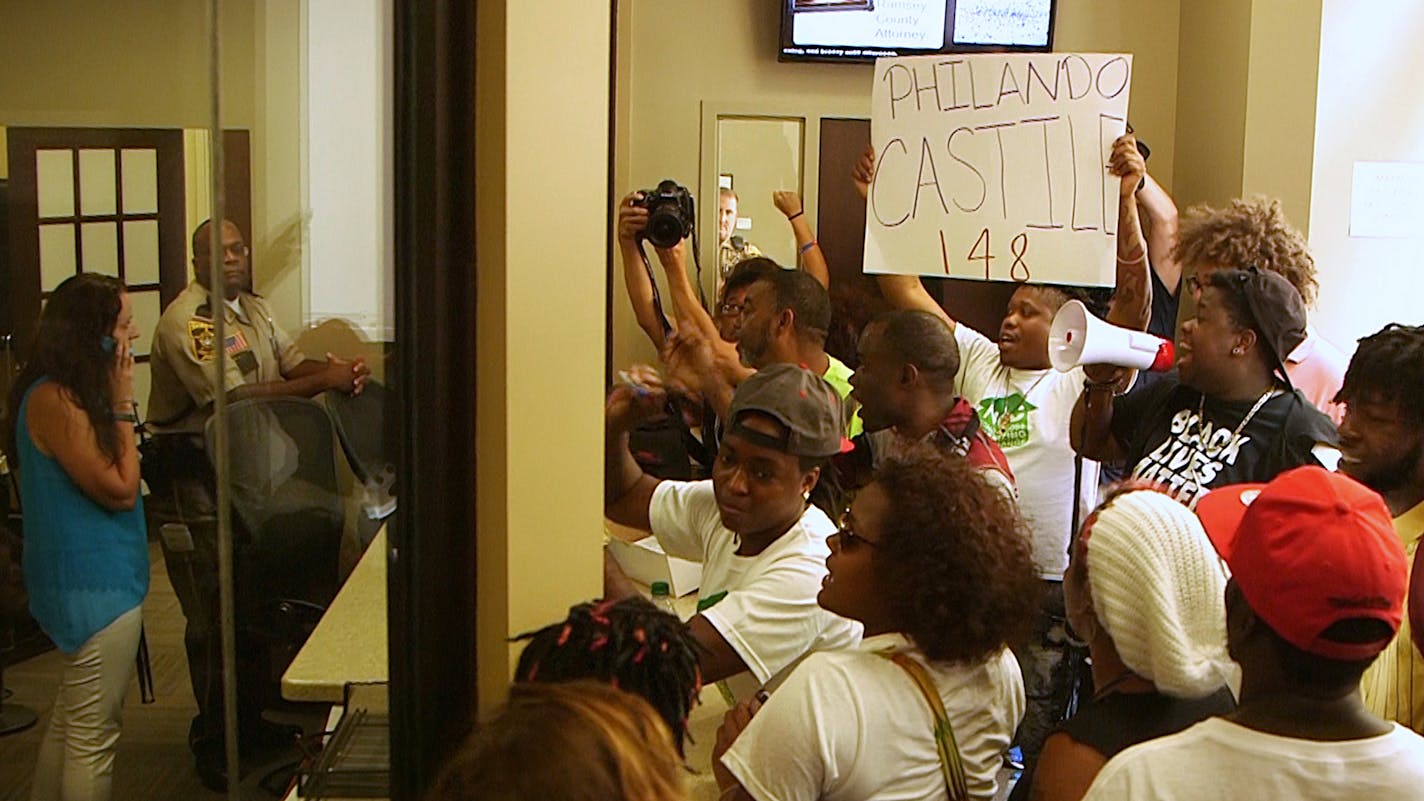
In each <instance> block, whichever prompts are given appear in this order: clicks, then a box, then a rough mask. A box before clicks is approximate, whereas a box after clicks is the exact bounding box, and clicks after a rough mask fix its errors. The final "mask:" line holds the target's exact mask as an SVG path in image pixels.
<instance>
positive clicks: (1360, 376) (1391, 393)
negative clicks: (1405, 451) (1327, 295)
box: [1335, 323, 1424, 424]
mask: <svg viewBox="0 0 1424 801" xmlns="http://www.w3.org/2000/svg"><path fill="white" fill-rule="evenodd" d="M1352 400H1353V401H1356V402H1361V401H1374V402H1382V403H1385V404H1387V405H1390V406H1393V407H1394V408H1395V410H1396V411H1397V412H1398V413H1399V415H1400V417H1402V418H1404V419H1406V420H1409V421H1411V422H1413V423H1416V424H1424V326H1418V325H1400V324H1399V323H1390V324H1389V325H1387V326H1385V327H1384V328H1381V329H1380V330H1379V331H1376V332H1375V333H1373V334H1370V335H1369V336H1367V337H1365V338H1364V339H1361V340H1360V341H1359V345H1358V346H1357V347H1356V348H1355V355H1354V356H1352V357H1351V358H1350V366H1349V367H1348V368H1346V370H1345V381H1344V383H1343V384H1342V385H1341V386H1340V392H1339V393H1338V394H1336V396H1335V402H1336V403H1349V402H1350V401H1352Z"/></svg>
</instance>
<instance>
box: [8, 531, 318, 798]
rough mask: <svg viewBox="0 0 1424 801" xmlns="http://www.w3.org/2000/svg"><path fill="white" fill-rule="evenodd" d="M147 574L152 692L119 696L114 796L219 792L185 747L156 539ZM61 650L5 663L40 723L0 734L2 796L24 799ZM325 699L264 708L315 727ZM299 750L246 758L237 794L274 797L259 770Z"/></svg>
mask: <svg viewBox="0 0 1424 801" xmlns="http://www.w3.org/2000/svg"><path fill="white" fill-rule="evenodd" d="M149 556H150V558H151V560H152V565H153V569H152V582H151V585H150V588H149V592H148V598H147V599H145V600H144V604H143V618H144V630H145V632H146V635H147V639H148V648H149V655H150V657H151V658H152V661H153V683H154V694H155V695H156V700H155V702H154V703H152V704H144V703H141V702H140V699H139V692H138V682H137V681H134V682H133V684H132V685H131V686H130V687H129V695H128V698H127V700H126V701H125V703H124V725H123V735H122V736H121V737H120V739H119V747H118V755H117V757H116V760H115V767H114V794H113V798H114V801H130V799H132V801H150V800H151V799H199V801H203V800H204V799H213V800H214V801H216V799H221V798H224V797H225V796H224V795H222V794H218V793H213V792H210V791H209V790H207V789H206V788H204V787H203V785H202V784H200V783H199V781H198V774H197V773H196V772H195V771H194V770H193V757H192V755H191V753H190V752H189V751H188V740H187V738H188V724H189V721H191V720H192V718H193V715H194V714H195V713H196V711H197V710H196V707H195V706H194V702H193V694H192V690H191V689H190V688H189V686H188V666H187V657H186V656H185V655H184V652H183V612H182V609H181V608H180V607H179V606H178V598H177V596H176V595H174V594H173V588H172V586H171V585H170V584H169V583H168V573H167V571H166V570H165V569H164V567H163V553H162V551H161V549H159V547H158V545H157V544H156V543H151V544H150V546H149ZM59 666H60V654H59V652H58V651H49V652H47V653H44V654H41V655H39V656H35V657H32V658H30V659H27V660H25V661H23V662H20V663H18V664H15V665H9V666H7V667H6V668H5V686H6V688H7V689H8V690H10V691H11V695H10V697H9V699H8V702H9V703H12V704H22V705H24V706H27V707H29V708H30V709H33V710H35V711H36V712H38V713H39V715H40V722H39V724H38V725H36V726H34V727H32V728H30V729H28V730H26V731H23V732H20V733H17V734H11V735H8V736H5V737H0V801H26V799H28V798H29V792H30V779H31V776H32V775H33V772H34V764H35V756H36V754H37V753H38V751H39V742H40V738H41V736H42V734H43V732H44V726H45V722H46V720H47V719H48V716H49V708H50V705H51V704H52V703H53V701H54V694H55V689H56V687H57V686H58V683H59ZM326 711H327V707H326V706H325V705H304V706H301V707H292V708H290V709H285V710H282V711H280V712H277V713H269V716H270V717H272V718H273V719H276V720H281V721H283V722H288V723H297V724H298V725H301V726H302V727H303V729H304V730H306V731H308V732H312V731H316V730H317V728H318V727H319V726H321V725H322V723H323V722H324V720H325V718H326ZM298 756H299V754H298V752H296V751H295V749H294V750H293V751H292V752H291V753H290V754H286V755H275V756H273V757H272V758H269V759H266V760H264V761H263V763H262V764H257V765H253V766H250V767H249V766H246V765H244V766H243V774H244V775H243V781H242V797H243V798H244V799H254V801H255V800H258V799H271V798H273V796H272V795H271V794H270V793H268V792H267V791H265V790H263V789H262V787H261V786H260V785H259V783H260V782H261V779H262V778H263V776H265V775H266V774H267V773H269V772H270V771H271V769H272V768H274V767H278V766H280V765H281V764H283V763H287V762H291V761H293V760H295V759H296V758H297V757H298Z"/></svg>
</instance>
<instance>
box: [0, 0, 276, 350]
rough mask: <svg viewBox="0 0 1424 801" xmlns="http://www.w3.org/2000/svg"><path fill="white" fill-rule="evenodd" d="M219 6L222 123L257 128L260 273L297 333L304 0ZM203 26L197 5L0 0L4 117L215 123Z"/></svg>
mask: <svg viewBox="0 0 1424 801" xmlns="http://www.w3.org/2000/svg"><path fill="white" fill-rule="evenodd" d="M222 8H223V15H222V20H221V25H222V32H223V40H222V52H223V60H222V87H223V124H224V127H227V128H245V129H248V130H250V131H252V206H253V208H252V214H253V229H254V230H252V231H248V232H246V233H247V238H248V241H249V244H251V245H252V249H253V255H252V265H253V273H254V274H253V278H254V281H255V282H256V285H257V286H258V288H259V290H260V291H261V292H262V293H263V294H264V295H266V296H267V297H268V299H269V300H270V301H271V302H272V307H273V314H274V317H275V318H276V320H277V322H278V323H279V324H281V325H283V326H284V327H286V328H288V329H289V330H292V331H296V330H298V329H299V328H300V327H301V323H302V309H303V298H302V290H303V287H302V274H301V263H300V253H301V248H302V231H301V226H300V220H301V214H300V210H301V208H302V197H301V187H300V179H301V169H300V167H301V162H300V156H301V152H300V147H299V145H300V136H301V133H302V129H301V105H300V101H301V83H302V82H301V74H302V73H301V69H300V67H301V39H300V36H301V30H302V29H301V4H300V3H298V2H294V1H293V0H224V1H223V3H222ZM207 26H208V20H207V4H206V3H198V2H183V3H174V2H167V1H166V0H130V1H129V2H125V3H124V4H123V5H122V8H121V9H120V8H119V7H118V6H116V5H115V4H113V3H110V2H104V1H103V0H55V1H54V2H28V1H26V2H8V3H0V75H3V76H5V77H4V79H3V80H0V126H6V125H10V126H21V125H23V126H75V127H105V126H116V127H153V128H190V129H192V128H207V127H208V126H209V124H210V122H211V119H210V116H211V110H210V91H209V83H208V44H207V43H208V31H207ZM204 216H206V215H204Z"/></svg>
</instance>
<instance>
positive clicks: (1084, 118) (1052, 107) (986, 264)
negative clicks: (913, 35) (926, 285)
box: [865, 53, 1132, 286]
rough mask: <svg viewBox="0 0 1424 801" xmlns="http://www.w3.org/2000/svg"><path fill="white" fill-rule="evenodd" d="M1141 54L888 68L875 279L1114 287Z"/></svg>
mask: <svg viewBox="0 0 1424 801" xmlns="http://www.w3.org/2000/svg"><path fill="white" fill-rule="evenodd" d="M1131 83H1132V56H1131V55H1127V54H1112V53H1069V54H1064V53H1036V54H1013V55H1009V54H984V55H957V54H956V55H938V56H914V57H904V58H884V59H880V60H878V61H877V62H876V65H875V87H874V91H873V94H872V101H871V102H872V112H871V139H872V142H873V145H874V148H875V152H876V174H875V180H874V182H873V183H872V184H871V187H870V197H869V202H868V203H867V204H866V241H865V272H867V273H899V274H908V275H935V276H951V277H956V278H977V279H979V280H994V281H1034V282H1037V283H1060V284H1083V285H1097V286H1111V285H1112V284H1113V283H1114V269H1115V257H1114V249H1115V247H1116V240H1117V198H1118V184H1119V181H1118V179H1117V178H1116V177H1114V176H1113V175H1111V174H1110V173H1109V172H1108V171H1107V164H1108V157H1109V155H1110V154H1111V153H1112V143H1113V140H1115V139H1117V137H1118V136H1120V135H1122V133H1123V131H1124V130H1125V129H1126V122H1127V100H1128V95H1129V94H1130V92H1131Z"/></svg>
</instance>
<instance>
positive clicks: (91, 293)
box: [5, 273, 126, 463]
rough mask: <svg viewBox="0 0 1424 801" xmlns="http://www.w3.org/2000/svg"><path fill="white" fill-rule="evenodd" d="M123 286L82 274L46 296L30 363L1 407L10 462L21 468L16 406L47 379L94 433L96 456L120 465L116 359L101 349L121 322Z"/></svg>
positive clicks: (102, 278)
mask: <svg viewBox="0 0 1424 801" xmlns="http://www.w3.org/2000/svg"><path fill="white" fill-rule="evenodd" d="M125 291H126V290H125V288H124V284H123V282H122V281H120V280H119V279H117V278H112V277H110V276H107V275H99V274H96V273H80V274H78V275H75V276H72V277H70V278H67V279H65V281H64V283H62V284H60V285H59V287H58V288H56V289H55V290H54V292H52V293H51V294H50V296H49V300H48V301H47V302H46V303H45V307H44V311H43V312H41V313H40V324H39V329H38V331H37V332H36V334H35V339H34V344H33V345H32V346H31V351H30V357H29V358H28V359H27V360H25V365H24V367H21V368H20V373H19V375H17V376H16V377H15V381H14V383H13V384H11V385H10V399H9V404H8V405H7V406H6V407H5V443H6V446H7V448H8V451H9V454H10V458H12V459H14V460H15V461H16V463H18V462H19V453H18V452H17V451H16V449H15V436H16V435H15V427H16V426H17V425H18V424H19V423H21V422H23V421H21V420H20V419H19V415H20V403H21V402H22V401H23V400H24V398H25V393H26V392H27V391H29V389H30V387H32V386H34V384H35V382H36V381H39V380H40V379H41V378H48V379H50V380H51V381H54V382H55V383H56V384H59V385H60V386H61V387H63V388H64V390H65V391H66V392H67V393H69V396H70V397H71V398H73V399H74V402H75V403H77V404H78V405H79V408H81V409H83V410H84V413H85V414H86V415H88V417H89V424H90V426H92V427H93V429H94V438H95V439H96V440H97V441H98V445H99V450H100V452H102V453H103V454H104V455H105V456H107V457H109V460H110V461H113V462H117V461H118V459H119V453H120V449H119V434H118V431H117V430H116V429H115V428H114V426H113V425H111V423H112V422H113V409H114V401H115V400H116V398H114V396H113V394H114V393H113V388H112V387H111V386H110V384H109V376H110V374H111V373H112V372H113V369H114V354H113V352H112V351H110V350H106V349H105V347H104V338H105V337H109V336H112V335H113V331H114V325H115V324H117V323H118V320H119V309H120V307H121V306H122V300H121V297H122V295H123V294H124V292H125Z"/></svg>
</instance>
